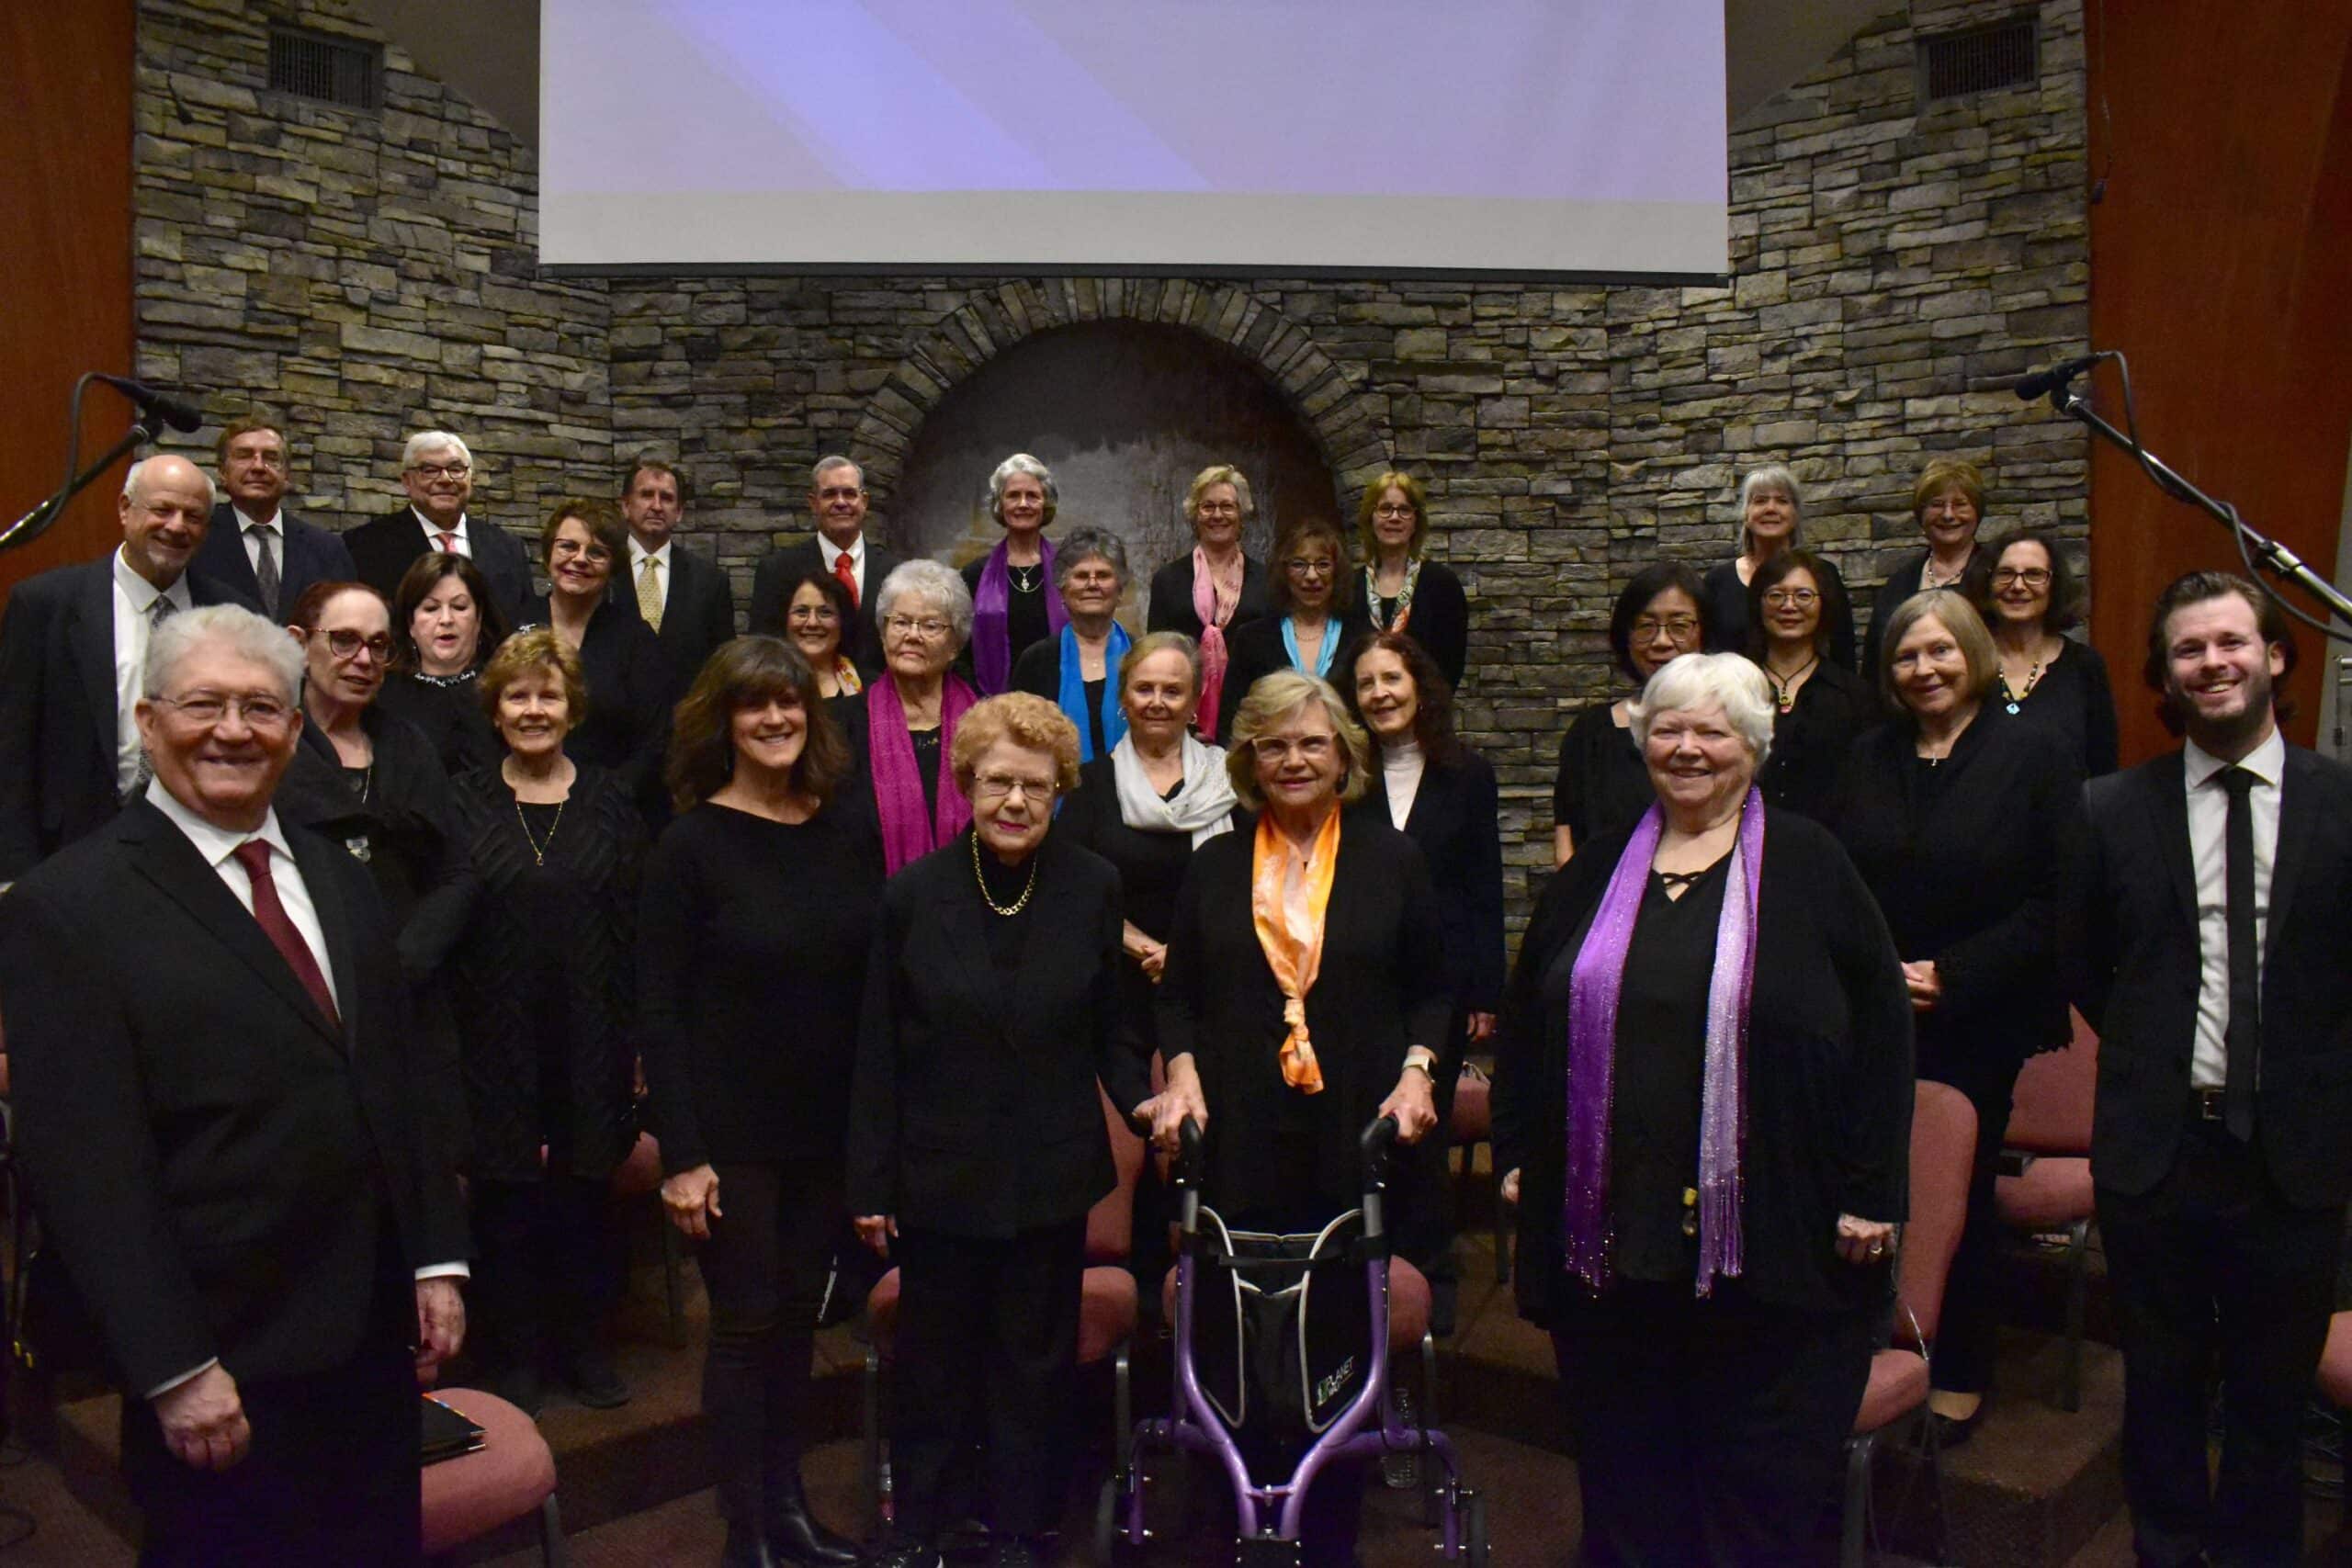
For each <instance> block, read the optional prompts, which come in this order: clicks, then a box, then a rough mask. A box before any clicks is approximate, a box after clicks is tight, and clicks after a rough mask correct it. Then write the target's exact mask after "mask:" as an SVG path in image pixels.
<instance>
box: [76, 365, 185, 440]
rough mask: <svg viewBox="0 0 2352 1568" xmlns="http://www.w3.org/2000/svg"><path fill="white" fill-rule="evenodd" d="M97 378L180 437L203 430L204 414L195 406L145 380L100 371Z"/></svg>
mask: <svg viewBox="0 0 2352 1568" xmlns="http://www.w3.org/2000/svg"><path fill="white" fill-rule="evenodd" d="M97 379H99V380H101V381H104V382H105V383H106V384H107V386H109V387H112V388H113V389H115V390H116V391H118V392H120V393H121V394H122V395H123V396H124V397H126V398H129V399H130V400H131V401H132V402H134V403H137V404H138V405H139V407H140V408H141V410H142V411H143V412H148V413H152V414H153V415H154V416H155V417H156V418H158V419H160V420H162V421H163V422H164V423H165V424H168V425H170V426H171V427H172V428H173V429H174V430H176V431H179V432H181V433H182V434H191V433H193V432H195V431H197V430H198V429H200V428H202V426H203V424H204V415H203V414H202V413H201V412H198V409H197V406H196V405H195V404H194V403H191V402H188V401H186V400H183V399H181V398H178V397H175V396H174V395H173V394H172V393H170V392H166V391H164V389H162V388H161V387H151V386H149V385H148V384H147V383H146V382H144V381H134V380H132V379H131V378H130V377H128V376H108V375H106V374H104V373H103V372H101V373H99V374H98V376H97Z"/></svg>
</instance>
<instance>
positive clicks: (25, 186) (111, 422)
mask: <svg viewBox="0 0 2352 1568" xmlns="http://www.w3.org/2000/svg"><path fill="white" fill-rule="evenodd" d="M132 18H133V13H132V0H73V4H71V5H51V6H40V5H12V6H0V104H6V106H7V108H6V112H0V214H5V215H6V216H5V218H0V299H5V300H6V307H5V308H6V313H7V324H6V330H0V430H6V432H7V433H8V438H7V439H6V441H0V526H5V525H6V523H8V522H13V521H14V520H15V519H16V518H17V517H18V516H20V515H22V514H23V513H25V512H26V511H27V510H28V509H29V508H30V507H31V506H32V505H33V503H34V502H37V501H39V500H40V498H41V497H42V496H44V495H47V494H48V493H49V492H50V491H53V490H55V489H56V488H57V483H58V480H59V479H61V478H62V468H63V466H64V461H65V400H66V397H67V394H68V393H69V392H70V391H71V390H72V389H73V386H74V378H75V377H76V376H79V375H80V374H81V373H82V372H83V371H85V370H105V371H108V372H111V373H112V374H115V375H118V376H127V375H129V374H130V372H131V368H132V337H131V333H132V325H131V256H130V215H131V192H130V137H131V107H130V100H131V90H132V85H133V79H132V50H133V39H134V29H133V19H132ZM83 412H84V422H85V423H84V426H83V431H82V443H83V460H84V461H85V462H87V461H88V460H89V459H90V458H92V457H96V455H97V454H98V453H100V452H102V451H104V450H105V449H106V448H107V447H108V446H112V445H113V444H114V443H115V442H116V441H117V440H119V438H120V437H121V435H122V433H123V431H124V430H126V429H128V428H129V426H130V405H128V404H127V403H125V402H124V401H123V400H121V399H120V398H119V397H118V396H117V395H116V394H115V393H113V392H112V391H110V390H108V389H106V388H103V387H97V388H93V389H91V392H90V394H89V396H88V397H87V398H86V399H85V400H84V405H83ZM119 488H120V476H119V468H118V470H117V472H116V473H115V474H113V475H110V476H108V477H107V479H101V480H100V481H98V482H97V483H96V484H94V485H93V486H91V488H90V489H88V490H86V491H83V492H82V494H81V496H80V497H79V498H78V499H77V500H76V501H75V502H74V506H73V507H72V509H71V510H70V511H69V512H68V513H66V515H65V516H64V517H63V518H62V520H60V521H59V522H58V523H57V524H55V525H53V526H52V527H51V529H50V530H49V532H48V533H47V534H46V535H44V536H42V537H41V538H40V540H39V541H38V542H36V543H35V544H33V545H31V546H29V547H21V548H17V549H13V550H8V551H6V552H0V593H4V592H6V590H7V589H8V588H10V587H12V586H14V585H15V584H16V583H17V581H20V580H21V579H23V578H26V577H28V576H30V575H32V574H33V573H34V572H36V571H41V570H47V569H48V568H50V567H52V566H57V565H60V564H62V563H63V562H66V561H72V560H84V559H87V558H90V557H92V556H95V555H96V554H98V553H100V552H101V551H103V550H105V549H106V548H107V547H108V546H109V545H110V544H112V543H113V542H114V541H115V540H116V539H117V538H118V537H119V534H118V533H117V531H116V525H115V506H114V496H115V493H116V491H118V490H119Z"/></svg>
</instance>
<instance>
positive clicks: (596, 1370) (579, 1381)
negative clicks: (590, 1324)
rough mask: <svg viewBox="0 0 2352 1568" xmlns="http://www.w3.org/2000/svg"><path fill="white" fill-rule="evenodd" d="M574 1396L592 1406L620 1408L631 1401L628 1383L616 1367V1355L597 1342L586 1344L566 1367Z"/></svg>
mask: <svg viewBox="0 0 2352 1568" xmlns="http://www.w3.org/2000/svg"><path fill="white" fill-rule="evenodd" d="M563 1381H564V1383H565V1386H567V1387H569V1388H570V1389H571V1397H572V1398H574V1399H576V1400H578V1401H579V1402H580V1403H581V1404H584V1405H586V1406H587V1407H588V1408H589V1409H591V1410H616V1409H618V1408H619V1407H620V1406H622V1405H624V1404H628V1384H627V1383H625V1382H621V1375H620V1373H618V1372H616V1371H614V1370H613V1359H612V1357H610V1356H609V1355H606V1354H605V1350H604V1348H603V1347H601V1346H597V1345H590V1346H586V1347H584V1348H582V1349H581V1351H580V1352H579V1353H578V1354H577V1355H575V1356H573V1357H572V1358H571V1365H569V1366H567V1367H565V1368H564V1370H563Z"/></svg>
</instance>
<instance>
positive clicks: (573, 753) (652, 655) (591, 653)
mask: <svg viewBox="0 0 2352 1568" xmlns="http://www.w3.org/2000/svg"><path fill="white" fill-rule="evenodd" d="M554 624H555V623H554V622H553V620H552V619H551V618H550V612H549V611H548V602H547V601H546V600H545V599H534V600H532V601H531V603H530V605H529V607H528V608H527V609H526V611H525V613H524V615H523V618H522V620H520V621H519V622H517V623H516V626H517V627H518V628H519V627H521V626H552V625H554ZM580 672H581V674H582V676H584V677H585V678H586V680H587V682H588V718H587V721H586V722H585V723H582V724H580V725H578V726H577V727H576V728H574V729H573V730H572V731H571V734H569V735H567V736H565V737H564V739H563V750H564V754H565V755H566V756H568V757H570V758H571V760H572V761H575V762H583V763H587V764H590V765H592V766H594V767H598V768H604V769H607V770H609V771H610V772H611V773H613V774H614V776H615V777H616V778H618V779H619V780H620V783H621V787H622V788H624V789H626V790H627V791H628V793H629V795H630V797H631V798H632V799H634V800H636V801H637V802H638V803H639V805H640V807H644V808H645V809H647V810H648V811H659V812H662V813H663V816H662V819H663V820H667V816H666V806H667V797H666V795H664V793H663V791H662V758H663V756H664V754H665V753H666V752H667V751H668V750H669V747H670V708H671V702H670V697H669V690H670V685H669V682H670V671H669V666H668V665H667V664H666V663H665V662H664V661H663V660H662V645H661V644H659V643H657V642H655V641H654V640H653V632H652V629H651V628H650V627H649V626H646V624H645V623H644V622H643V621H642V620H640V619H639V618H638V614H637V606H636V605H634V604H629V605H626V606H624V605H621V604H616V603H615V602H613V601H612V600H610V599H607V600H605V603H603V604H599V605H597V606H596V609H595V613H594V614H593V615H590V616H589V617H588V629H587V630H585V631H583V632H582V633H581V634H580Z"/></svg>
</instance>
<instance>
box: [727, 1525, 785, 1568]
mask: <svg viewBox="0 0 2352 1568" xmlns="http://www.w3.org/2000/svg"><path fill="white" fill-rule="evenodd" d="M718 1568H775V1557H774V1556H773V1555H771V1554H770V1553H769V1551H768V1538H767V1537H765V1536H764V1535H762V1534H761V1533H760V1532H759V1530H758V1529H757V1528H756V1527H754V1526H752V1525H747V1524H742V1523H741V1522H739V1521H736V1520H733V1519H729V1521H728V1522H727V1544H726V1545H725V1546H724V1547H722V1548H720V1549H719V1553H718Z"/></svg>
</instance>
